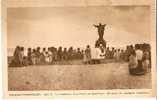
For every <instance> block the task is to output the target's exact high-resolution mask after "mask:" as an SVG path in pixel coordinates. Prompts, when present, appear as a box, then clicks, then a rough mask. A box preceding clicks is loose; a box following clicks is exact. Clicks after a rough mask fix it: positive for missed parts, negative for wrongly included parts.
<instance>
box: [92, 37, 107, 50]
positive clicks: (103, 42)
mask: <svg viewBox="0 0 157 100" xmlns="http://www.w3.org/2000/svg"><path fill="white" fill-rule="evenodd" d="M100 44H102V45H103V47H104V48H106V41H105V40H104V39H103V38H99V39H98V40H97V41H96V42H95V46H96V47H98V46H100Z"/></svg>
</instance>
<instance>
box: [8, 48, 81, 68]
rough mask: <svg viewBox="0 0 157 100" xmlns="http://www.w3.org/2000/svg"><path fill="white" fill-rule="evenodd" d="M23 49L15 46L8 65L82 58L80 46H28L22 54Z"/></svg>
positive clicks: (51, 62) (36, 63) (48, 62)
mask: <svg viewBox="0 0 157 100" xmlns="http://www.w3.org/2000/svg"><path fill="white" fill-rule="evenodd" d="M24 50H25V49H24V47H20V46H17V47H16V48H15V51H14V54H13V59H12V61H11V63H10V65H9V66H27V65H40V64H53V62H55V61H63V60H64V61H66V60H73V59H83V50H81V49H80V48H77V49H74V48H73V47H70V48H69V49H67V48H64V49H63V48H62V47H59V48H58V49H57V48H55V47H49V48H40V47H37V48H36V49H32V48H28V49H27V55H25V54H24Z"/></svg>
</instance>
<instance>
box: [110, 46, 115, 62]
mask: <svg viewBox="0 0 157 100" xmlns="http://www.w3.org/2000/svg"><path fill="white" fill-rule="evenodd" d="M114 52H115V48H112V51H111V54H110V58H111V59H113V58H114Z"/></svg>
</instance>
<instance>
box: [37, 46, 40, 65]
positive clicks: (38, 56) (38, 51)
mask: <svg viewBox="0 0 157 100" xmlns="http://www.w3.org/2000/svg"><path fill="white" fill-rule="evenodd" d="M40 56H41V53H40V47H37V49H36V64H40Z"/></svg>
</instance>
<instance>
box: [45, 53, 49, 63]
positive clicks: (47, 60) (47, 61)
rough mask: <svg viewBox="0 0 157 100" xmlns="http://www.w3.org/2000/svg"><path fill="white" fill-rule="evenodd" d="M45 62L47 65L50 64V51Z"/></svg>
mask: <svg viewBox="0 0 157 100" xmlns="http://www.w3.org/2000/svg"><path fill="white" fill-rule="evenodd" d="M45 62H46V64H50V57H49V53H48V51H47V52H46V54H45Z"/></svg>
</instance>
